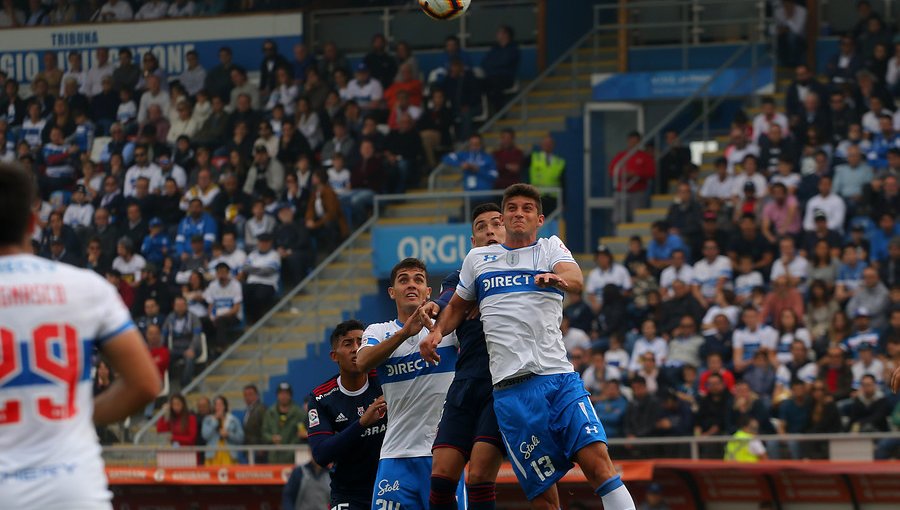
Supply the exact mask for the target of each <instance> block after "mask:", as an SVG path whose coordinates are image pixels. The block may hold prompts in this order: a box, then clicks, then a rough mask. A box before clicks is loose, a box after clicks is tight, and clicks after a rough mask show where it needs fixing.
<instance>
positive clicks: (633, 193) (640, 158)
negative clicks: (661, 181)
mask: <svg viewBox="0 0 900 510" xmlns="http://www.w3.org/2000/svg"><path fill="white" fill-rule="evenodd" d="M640 141H641V134H640V133H638V132H637V131H632V132H631V133H629V134H628V141H627V144H628V147H627V148H626V149H625V150H623V151H621V152H619V153H618V154H616V157H614V158H613V160H612V162H610V164H609V176H610V177H611V178H612V180H613V182H614V183H615V189H616V192H617V193H616V194H615V197H614V198H615V201H614V209H613V223H615V224H618V223H625V222H629V221H632V219H633V217H634V210H635V209H638V208H641V207H646V203H647V188H648V186H649V184H650V181H651V180H652V179H653V178H654V177H656V161H655V160H654V158H653V155H652V154H651V153H649V152H648V151H646V150H644V149H637V150H636V151H635V152H634V154H632V155H631V156H629V157H628V159H625V156H626V154H628V152H629V151H630V150H632V149H634V148H635V147H637V145H638V143H640ZM623 159H625V160H624V163H623V164H622V168H621V169H619V170H618V171H617V167H618V166H619V162H620V161H622V160H623ZM622 191H624V193H619V192H622Z"/></svg>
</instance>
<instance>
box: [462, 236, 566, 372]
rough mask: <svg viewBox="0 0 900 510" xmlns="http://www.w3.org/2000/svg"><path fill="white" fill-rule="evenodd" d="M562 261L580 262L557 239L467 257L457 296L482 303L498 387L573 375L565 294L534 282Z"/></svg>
mask: <svg viewBox="0 0 900 510" xmlns="http://www.w3.org/2000/svg"><path fill="white" fill-rule="evenodd" d="M560 262H571V263H573V264H574V263H575V259H573V258H572V254H571V252H569V249H568V248H566V245H565V244H564V243H563V242H562V241H561V240H560V239H559V238H558V237H556V236H552V237H550V238H548V239H547V238H545V239H538V240H537V242H535V243H534V244H532V245H530V246H526V247H524V248H517V249H510V248H507V247H505V246H503V245H501V244H495V245H491V246H484V247H481V248H474V249H473V250H472V251H470V252H469V254H468V255H467V256H466V259H465V261H464V262H463V266H462V271H461V273H460V282H459V286H457V287H456V293H457V294H458V295H459V297H461V298H463V299H465V300H466V301H475V300H477V301H478V306H479V310H480V311H481V322H482V324H483V325H484V336H485V339H486V341H487V348H488V355H489V356H490V360H491V363H490V366H491V378H492V380H493V382H494V384H497V383H498V382H500V381H502V380H504V379H509V378H511V377H515V376H518V375H523V374H529V373H531V374H537V375H552V374H564V373H567V372H572V371H573V368H572V364H571V363H570V362H569V360H568V357H567V356H566V346H565V344H564V343H563V341H562V332H561V331H560V330H559V324H560V322H562V303H563V292H562V291H561V290H559V289H556V288H554V287H539V286H537V285H536V284H535V283H534V277H535V276H536V275H538V274H541V273H550V272H553V268H554V267H555V266H556V265H557V264H558V263H560Z"/></svg>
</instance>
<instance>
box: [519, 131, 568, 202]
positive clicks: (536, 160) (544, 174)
mask: <svg viewBox="0 0 900 510" xmlns="http://www.w3.org/2000/svg"><path fill="white" fill-rule="evenodd" d="M553 149H554V142H553V137H551V136H550V135H549V134H548V135H546V136H544V139H543V140H541V150H539V151H534V152H532V153H531V164H530V165H529V167H528V182H529V183H531V184H532V185H533V186H537V187H538V188H562V186H563V172H564V171H565V169H566V160H565V159H563V158H561V157H559V156H557V155H555V154H553ZM542 199H543V202H544V214H545V215H549V214H550V213H552V212H553V211H554V210H555V209H556V202H557V200H558V199H559V197H557V196H556V195H555V194H551V195H545V196H544V197H542Z"/></svg>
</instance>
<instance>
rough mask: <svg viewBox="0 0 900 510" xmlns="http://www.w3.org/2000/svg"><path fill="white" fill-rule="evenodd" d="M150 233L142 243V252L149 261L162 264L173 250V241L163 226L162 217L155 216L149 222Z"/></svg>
mask: <svg viewBox="0 0 900 510" xmlns="http://www.w3.org/2000/svg"><path fill="white" fill-rule="evenodd" d="M148 226H149V228H150V233H149V234H148V235H147V236H146V237H145V238H144V241H143V242H142V243H141V253H142V254H143V255H144V258H146V259H147V261H148V262H152V263H154V264H157V265H162V263H163V260H164V259H165V258H166V257H168V256H169V254H170V252H171V250H172V241H171V240H170V239H169V236H168V234H167V233H166V232H165V229H164V228H163V227H164V225H163V222H162V220H161V219H159V218H157V217H154V218H151V219H150V222H149V223H148Z"/></svg>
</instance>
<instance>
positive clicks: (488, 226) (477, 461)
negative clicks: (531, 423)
mask: <svg viewBox="0 0 900 510" xmlns="http://www.w3.org/2000/svg"><path fill="white" fill-rule="evenodd" d="M505 239H506V229H505V228H504V227H503V216H502V215H501V214H500V207H499V206H498V205H497V204H494V203H488V204H482V205H479V206H478V207H476V208H475V210H473V211H472V246H473V247H475V248H478V247H481V246H490V245H494V244H501V243H503V241H504V240H505ZM457 285H459V271H456V272H454V273H453V274H451V275H449V276H448V277H447V278H445V279H444V281H443V282H442V283H441V295H440V297H439V298H438V299H436V300H435V301H434V302H432V303H428V304H426V305H425V306H423V310H424V311H426V313H428V314H429V315H436V314H437V311H438V310H439V308H443V307H445V306H447V304H448V303H449V302H450V299H451V298H452V297H453V294H454V293H455V292H456V287H457ZM456 336H457V338H459V357H458V358H457V360H456V375H455V376H454V377H453V383H452V384H451V385H450V389H449V390H447V400H446V401H445V402H444V412H443V414H442V415H441V422H440V425H438V432H437V437H436V438H435V440H434V447H433V448H432V452H433V454H434V461H433V465H432V467H431V495H430V497H429V502H430V503H431V510H450V509H453V508H456V487H457V484H458V483H459V479H460V476H462V473H463V469H465V467H466V463H468V464H469V469H468V473H467V477H466V491H467V492H468V497H469V507H470V508H471V509H472V510H492V509H493V508H495V506H496V499H497V495H496V486H495V483H496V481H497V472H498V471H499V470H500V462H501V461H502V460H503V442H502V441H501V440H500V429H499V428H498V427H497V416H496V415H494V396H493V386H492V385H491V371H490V368H489V361H488V353H487V345H486V344H485V342H484V330H483V329H482V328H481V320H480V319H479V318H472V319H468V320H466V321H464V322H463V323H462V324H461V325H460V326H459V327H458V328H456Z"/></svg>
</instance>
